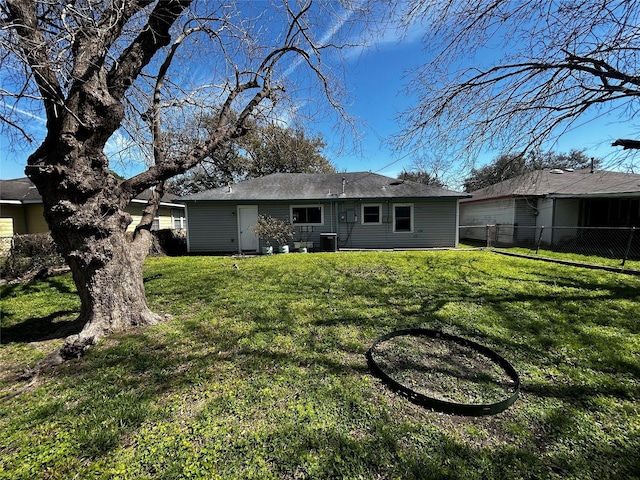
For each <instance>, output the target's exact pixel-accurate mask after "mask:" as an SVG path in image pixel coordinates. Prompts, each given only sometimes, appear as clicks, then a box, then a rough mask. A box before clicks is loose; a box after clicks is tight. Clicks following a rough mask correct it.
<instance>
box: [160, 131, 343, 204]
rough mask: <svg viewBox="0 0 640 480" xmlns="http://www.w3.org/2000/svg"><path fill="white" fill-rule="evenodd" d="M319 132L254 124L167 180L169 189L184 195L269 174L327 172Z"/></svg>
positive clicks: (327, 164)
mask: <svg viewBox="0 0 640 480" xmlns="http://www.w3.org/2000/svg"><path fill="white" fill-rule="evenodd" d="M324 147H325V143H324V141H323V140H322V136H321V135H316V136H315V137H307V136H306V134H305V132H304V130H303V129H302V128H301V127H298V128H285V127H281V126H278V125H275V124H268V125H256V126H255V127H254V128H252V129H251V131H250V132H248V133H247V135H245V136H243V137H241V138H238V139H234V140H232V141H230V142H228V144H226V145H225V146H224V148H221V149H220V150H219V151H218V152H216V153H217V155H216V157H215V158H207V159H205V160H204V161H203V162H202V163H200V164H199V165H197V166H196V167H194V168H192V169H191V170H189V171H188V172H187V173H185V174H184V175H180V176H178V177H176V178H174V179H173V180H171V182H170V188H171V190H172V191H173V192H174V193H176V194H178V195H188V194H192V193H196V192H201V191H203V190H209V189H211V188H216V187H221V186H224V185H228V184H230V183H237V182H240V181H242V180H245V179H249V178H256V177H261V176H264V175H269V174H271V173H331V172H335V167H334V166H333V165H332V164H331V162H330V161H329V160H328V159H327V158H325V157H324V156H323V155H322V149H323V148H324Z"/></svg>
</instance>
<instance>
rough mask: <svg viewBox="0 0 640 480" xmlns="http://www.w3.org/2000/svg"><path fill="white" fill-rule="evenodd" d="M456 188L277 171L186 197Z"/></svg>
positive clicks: (407, 193) (387, 194)
mask: <svg viewBox="0 0 640 480" xmlns="http://www.w3.org/2000/svg"><path fill="white" fill-rule="evenodd" d="M343 179H344V190H343ZM467 196H469V195H468V194H465V193H459V192H454V191H451V190H446V189H443V188H440V187H435V186H431V185H424V184H422V183H417V182H411V181H402V180H398V179H393V178H390V177H385V176H383V175H378V174H375V173H371V172H350V173H329V174H321V173H274V174H271V175H267V176H264V177H259V178H254V179H251V180H245V181H243V182H240V183H236V184H233V185H230V186H229V187H220V188H214V189H212V190H207V191H206V192H200V193H195V194H193V195H189V196H186V197H183V198H182V200H183V201H186V202H190V201H259V200H271V201H305V200H307V201H312V200H315V201H319V200H331V199H341V200H342V199H351V200H353V199H372V200H373V199H385V198H394V199H399V198H407V199H408V198H441V197H449V198H463V197H467Z"/></svg>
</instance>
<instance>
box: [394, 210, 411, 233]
mask: <svg viewBox="0 0 640 480" xmlns="http://www.w3.org/2000/svg"><path fill="white" fill-rule="evenodd" d="M393 231H394V232H396V233H411V232H413V204H412V203H395V204H394V205H393Z"/></svg>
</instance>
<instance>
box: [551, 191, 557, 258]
mask: <svg viewBox="0 0 640 480" xmlns="http://www.w3.org/2000/svg"><path fill="white" fill-rule="evenodd" d="M555 226H556V198H554V199H553V208H552V210H551V247H553V245H554V242H553V237H554V236H555V233H556V229H555Z"/></svg>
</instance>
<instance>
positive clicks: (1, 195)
mask: <svg viewBox="0 0 640 480" xmlns="http://www.w3.org/2000/svg"><path fill="white" fill-rule="evenodd" d="M149 195H150V192H149V191H146V192H143V193H142V194H140V195H138V196H137V197H136V198H135V199H133V200H132V201H131V203H130V204H129V206H128V207H127V208H126V211H127V212H128V213H129V214H130V215H131V216H132V217H133V222H132V223H131V225H129V230H133V229H134V228H135V226H136V225H137V223H138V222H139V221H140V218H141V216H142V210H143V209H144V207H145V205H146V204H147V200H148V199H149ZM177 199H178V197H177V196H176V195H172V194H165V195H164V197H163V199H162V200H163V201H162V202H161V203H160V208H159V209H158V215H157V217H156V218H155V220H154V225H153V226H152V230H160V229H164V228H170V229H184V228H186V221H185V206H184V205H182V204H180V203H175V200H177ZM48 231H49V227H48V226H47V222H46V221H45V219H44V213H43V205H42V197H41V196H40V193H39V192H38V189H37V188H36V187H35V185H34V184H33V183H31V180H29V179H28V178H16V179H13V180H0V237H11V236H13V235H14V234H26V233H44V232H48Z"/></svg>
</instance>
